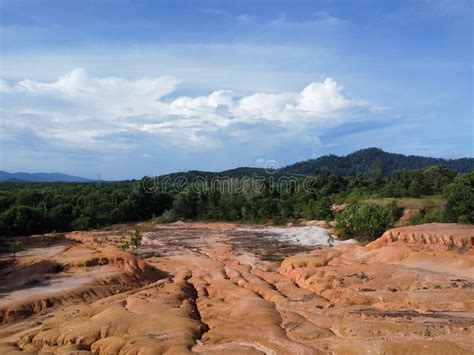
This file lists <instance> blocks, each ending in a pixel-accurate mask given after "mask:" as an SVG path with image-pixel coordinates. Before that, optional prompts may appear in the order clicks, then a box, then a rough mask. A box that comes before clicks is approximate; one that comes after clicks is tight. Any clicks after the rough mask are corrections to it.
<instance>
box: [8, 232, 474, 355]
mask: <svg viewBox="0 0 474 355" xmlns="http://www.w3.org/2000/svg"><path fill="white" fill-rule="evenodd" d="M137 227H138V228H140V229H141V230H142V235H143V244H144V245H143V246H142V247H140V249H139V250H138V252H137V253H138V256H134V255H132V254H130V253H127V252H124V251H122V250H120V249H119V248H118V246H119V245H120V244H121V242H122V241H123V240H124V239H126V238H128V236H127V233H126V231H124V229H127V228H129V229H131V228H132V227H128V226H117V227H116V228H111V229H110V230H102V231H93V232H75V233H70V234H68V235H67V239H64V238H60V239H59V240H56V241H54V242H53V243H52V244H51V245H50V246H49V247H47V248H40V247H38V246H35V245H31V246H29V247H28V248H27V250H26V251H24V252H22V253H20V254H19V257H18V263H17V265H15V266H14V268H13V266H12V265H10V266H9V267H8V268H7V269H6V270H5V269H4V270H0V282H1V283H0V285H1V288H0V293H1V295H2V298H0V312H1V313H0V315H1V320H2V322H3V325H1V326H0V353H1V354H7V353H16V352H25V351H26V352H31V353H37V352H44V353H63V354H71V353H74V354H89V353H95V354H118V353H120V354H160V353H169V354H176V353H192V352H194V353H206V354H222V353H234V354H235V353H237V354H262V353H264V354H317V353H338V354H354V353H355V354H358V353H360V354H366V353H375V354H382V353H386V354H407V353H411V354H448V353H456V354H470V353H472V349H473V348H474V340H473V338H474V337H473V335H474V301H473V300H474V274H473V271H474V249H473V245H472V239H469V238H470V237H471V236H473V235H474V227H473V226H462V225H437V224H432V225H423V226H416V227H406V228H398V229H394V230H390V231H387V232H386V233H385V234H384V236H382V237H381V238H380V239H379V240H377V241H375V242H373V243H371V244H369V245H367V246H365V247H364V246H360V245H355V244H340V245H338V246H336V247H334V248H322V249H321V248H319V247H311V248H308V247H306V246H301V245H292V244H289V243H287V242H280V241H279V240H277V239H272V238H271V237H268V236H266V235H261V234H259V233H258V230H257V229H256V230H255V232H252V228H244V229H242V228H237V227H236V226H235V225H233V224H228V223H192V224H187V223H177V224H173V225H151V224H142V225H139V226H137ZM294 228H298V227H294ZM469 241H471V242H469ZM318 248H319V249H318ZM280 260H283V261H282V262H280ZM59 264H60V265H62V267H54V265H59ZM52 266H53V268H52ZM52 271H54V272H52ZM32 277H34V278H35V279H37V280H39V284H35V285H29V286H25V283H27V282H28V280H31V278H32ZM47 277H49V278H48V279H47ZM48 282H49V284H48ZM45 283H46V284H45ZM33 291H34V292H33Z"/></svg>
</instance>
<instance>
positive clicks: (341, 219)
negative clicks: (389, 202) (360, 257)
mask: <svg viewBox="0 0 474 355" xmlns="http://www.w3.org/2000/svg"><path fill="white" fill-rule="evenodd" d="M391 226H392V221H391V218H390V211H389V210H388V209H387V208H385V207H383V206H379V205H375V204H368V203H366V204H363V205H361V206H356V205H352V206H349V207H347V208H346V209H344V210H343V211H342V212H341V213H339V214H337V215H336V230H337V231H338V233H339V234H340V235H341V237H343V238H355V239H357V240H359V241H362V242H367V241H372V240H375V239H376V238H378V237H380V236H381V235H382V234H383V232H385V231H386V230H387V229H388V228H390V227H391Z"/></svg>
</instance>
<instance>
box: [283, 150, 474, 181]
mask: <svg viewBox="0 0 474 355" xmlns="http://www.w3.org/2000/svg"><path fill="white" fill-rule="evenodd" d="M430 165H441V166H445V167H447V168H450V169H453V170H456V171H458V172H462V173H467V172H469V171H471V170H472V169H473V168H474V158H459V159H442V158H431V157H423V156H417V155H403V154H395V153H388V152H385V151H383V150H381V149H379V148H367V149H361V150H358V151H356V152H354V153H351V154H348V155H346V156H337V155H333V154H331V155H324V156H322V157H320V158H317V159H311V160H306V161H302V162H298V163H295V164H291V165H288V166H286V167H284V168H282V169H281V171H280V172H281V173H287V174H300V175H312V174H314V172H315V171H316V170H319V169H326V170H329V171H331V172H332V173H335V174H338V175H356V174H357V173H369V172H371V171H374V170H378V171H380V172H381V173H382V174H384V175H390V174H391V173H393V172H394V171H395V170H400V169H423V168H426V167H428V166H430Z"/></svg>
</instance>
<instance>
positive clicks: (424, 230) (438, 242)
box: [367, 223, 474, 249]
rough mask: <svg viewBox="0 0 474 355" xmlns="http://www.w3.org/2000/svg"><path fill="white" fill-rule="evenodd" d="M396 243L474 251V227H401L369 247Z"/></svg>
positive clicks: (465, 225) (458, 225)
mask: <svg viewBox="0 0 474 355" xmlns="http://www.w3.org/2000/svg"><path fill="white" fill-rule="evenodd" d="M396 241H403V242H405V243H409V244H424V245H430V246H441V247H449V248H460V249H462V248H469V249H472V248H474V226H472V225H469V224H455V223H450V224H446V223H429V224H421V225H417V226H408V227H399V228H394V229H390V230H388V231H386V232H385V233H384V234H383V235H382V237H381V238H379V239H377V240H376V241H374V242H372V243H370V244H369V245H367V247H368V248H380V247H382V246H384V245H387V244H390V243H393V242H396Z"/></svg>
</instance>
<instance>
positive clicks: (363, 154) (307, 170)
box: [0, 148, 474, 182]
mask: <svg viewBox="0 0 474 355" xmlns="http://www.w3.org/2000/svg"><path fill="white" fill-rule="evenodd" d="M432 165H441V166H445V167H447V168H449V169H452V170H455V171H457V172H460V173H467V172H469V171H471V170H472V169H474V158H467V157H466V158H457V159H444V158H433V157H424V156H419V155H404V154H399V153H390V152H386V151H384V150H382V149H380V148H364V149H360V150H357V151H354V152H352V153H350V154H347V155H341V156H339V155H335V154H329V155H323V156H321V157H319V158H315V159H309V160H305V161H300V162H296V163H293V164H290V165H287V166H285V167H283V168H280V169H278V170H272V171H270V172H269V171H267V170H265V169H264V168H258V167H237V168H234V169H228V170H223V171H220V172H211V171H200V170H188V171H181V172H174V173H169V174H164V175H161V176H160V178H164V177H170V178H177V177H178V176H187V177H188V178H193V177H196V176H199V177H204V178H212V177H215V176H221V177H222V176H225V177H231V178H239V177H244V176H252V174H256V175H258V176H260V175H262V174H264V175H275V176H281V175H302V176H308V175H313V174H314V173H315V171H316V170H328V171H330V172H332V173H335V174H338V175H345V176H350V175H356V174H357V173H371V172H375V171H376V172H378V173H380V174H382V175H390V174H391V173H393V172H394V171H396V170H401V169H424V168H426V167H428V166H432ZM0 181H19V182H93V181H94V180H91V179H86V178H83V177H78V176H72V175H68V174H62V173H22V172H18V173H8V172H6V171H0ZM117 181H120V180H117ZM122 181H125V180H122Z"/></svg>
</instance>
